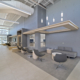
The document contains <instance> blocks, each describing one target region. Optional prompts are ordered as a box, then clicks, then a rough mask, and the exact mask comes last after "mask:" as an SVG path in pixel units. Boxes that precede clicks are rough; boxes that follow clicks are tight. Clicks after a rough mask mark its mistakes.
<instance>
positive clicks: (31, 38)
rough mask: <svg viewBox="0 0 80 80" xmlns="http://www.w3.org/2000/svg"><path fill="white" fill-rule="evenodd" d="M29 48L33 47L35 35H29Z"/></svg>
mask: <svg viewBox="0 0 80 80" xmlns="http://www.w3.org/2000/svg"><path fill="white" fill-rule="evenodd" d="M29 42H30V46H32V47H35V34H31V35H30V40H29Z"/></svg>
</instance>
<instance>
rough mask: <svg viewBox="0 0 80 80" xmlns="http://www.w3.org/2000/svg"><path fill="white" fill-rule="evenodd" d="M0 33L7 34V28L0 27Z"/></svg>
mask: <svg viewBox="0 0 80 80" xmlns="http://www.w3.org/2000/svg"><path fill="white" fill-rule="evenodd" d="M0 34H6V35H7V34H9V30H7V29H0Z"/></svg>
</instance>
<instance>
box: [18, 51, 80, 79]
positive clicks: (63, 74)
mask: <svg viewBox="0 0 80 80" xmlns="http://www.w3.org/2000/svg"><path fill="white" fill-rule="evenodd" d="M43 53H45V54H46V55H45V56H43V59H44V60H43V61H42V62H40V61H37V60H34V59H33V58H30V57H29V55H30V54H29V53H27V54H25V55H24V54H22V53H20V52H17V54H18V55H20V56H21V57H23V58H24V59H26V60H28V61H29V62H31V63H32V64H34V65H35V66H37V67H39V68H40V69H42V70H44V71H45V72H47V73H48V74H50V75H52V76H54V77H55V78H57V79H59V80H66V78H67V77H68V76H69V74H70V73H71V72H72V70H73V69H74V67H75V66H76V65H77V63H78V62H79V60H80V58H75V59H69V58H68V59H67V62H65V63H64V64H63V65H64V67H65V69H64V68H58V69H56V66H57V65H58V63H56V62H55V61H54V59H53V60H52V57H51V54H47V53H46V52H43Z"/></svg>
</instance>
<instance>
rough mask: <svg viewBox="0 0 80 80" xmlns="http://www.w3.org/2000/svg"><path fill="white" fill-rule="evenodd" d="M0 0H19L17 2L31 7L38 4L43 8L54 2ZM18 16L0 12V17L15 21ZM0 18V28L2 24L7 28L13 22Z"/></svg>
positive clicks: (51, 0)
mask: <svg viewBox="0 0 80 80" xmlns="http://www.w3.org/2000/svg"><path fill="white" fill-rule="evenodd" d="M0 1H19V2H21V3H23V4H25V5H27V6H29V7H32V8H34V7H35V6H36V5H39V6H41V7H42V8H44V9H46V7H47V6H48V5H49V4H54V0H0ZM0 9H1V8H0ZM20 17H21V16H20V15H18V14H15V13H7V12H3V13H2V12H0V18H1V19H6V20H11V21H17V20H18V19H19V18H20ZM27 17H28V16H27ZM27 17H26V18H27ZM1 19H0V28H3V26H5V27H4V28H7V29H9V28H11V26H12V25H13V24H14V23H12V22H9V21H6V20H1Z"/></svg>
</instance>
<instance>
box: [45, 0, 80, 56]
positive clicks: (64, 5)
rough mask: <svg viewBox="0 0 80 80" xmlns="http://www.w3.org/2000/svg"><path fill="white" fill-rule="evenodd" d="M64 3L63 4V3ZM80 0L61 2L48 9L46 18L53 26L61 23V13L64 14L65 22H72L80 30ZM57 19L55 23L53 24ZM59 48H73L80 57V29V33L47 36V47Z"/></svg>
mask: <svg viewBox="0 0 80 80" xmlns="http://www.w3.org/2000/svg"><path fill="white" fill-rule="evenodd" d="M61 1H62V2H61ZM79 7H80V0H60V1H58V2H56V3H55V4H54V5H50V6H48V7H47V10H46V16H48V18H49V19H48V21H46V25H48V22H49V23H50V25H51V24H55V23H59V22H61V12H63V13H64V16H63V19H64V20H63V21H66V20H71V21H72V22H74V23H75V24H76V25H77V26H78V27H79V28H80V10H79ZM53 18H55V22H53ZM58 46H64V47H72V48H73V51H76V52H77V53H78V56H80V29H79V30H78V31H71V32H64V33H55V34H49V35H47V36H46V47H49V48H54V49H55V48H57V47H58Z"/></svg>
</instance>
